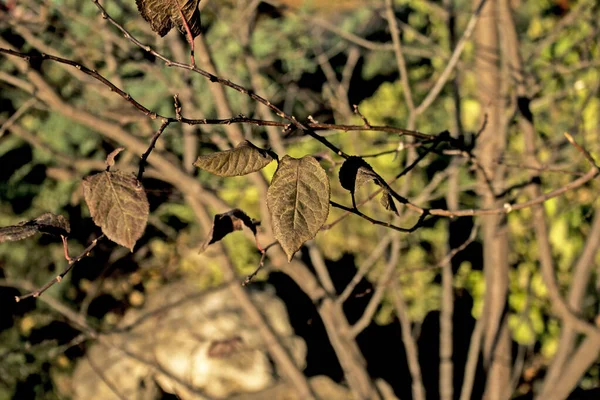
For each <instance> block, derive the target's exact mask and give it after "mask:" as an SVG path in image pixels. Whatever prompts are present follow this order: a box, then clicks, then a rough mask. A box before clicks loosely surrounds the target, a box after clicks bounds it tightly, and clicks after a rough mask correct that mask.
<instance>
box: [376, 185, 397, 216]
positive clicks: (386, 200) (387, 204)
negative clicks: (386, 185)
mask: <svg viewBox="0 0 600 400" xmlns="http://www.w3.org/2000/svg"><path fill="white" fill-rule="evenodd" d="M381 205H382V206H383V207H384V208H385V209H386V210H388V211H391V212H393V213H394V214H396V215H398V216H399V215H400V214H399V213H398V209H397V208H396V203H394V198H393V197H392V195H391V194H390V192H389V191H388V190H384V191H383V194H382V195H381Z"/></svg>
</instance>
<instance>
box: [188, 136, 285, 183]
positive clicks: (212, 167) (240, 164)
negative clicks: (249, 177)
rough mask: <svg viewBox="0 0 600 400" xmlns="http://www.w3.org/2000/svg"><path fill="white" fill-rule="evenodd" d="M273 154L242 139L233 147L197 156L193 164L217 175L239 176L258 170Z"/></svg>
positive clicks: (268, 161)
mask: <svg viewBox="0 0 600 400" xmlns="http://www.w3.org/2000/svg"><path fill="white" fill-rule="evenodd" d="M273 159H274V158H273V154H272V153H271V152H270V151H268V150H264V149H260V148H258V147H256V146H255V145H253V144H252V143H250V142H249V141H247V140H244V141H243V142H241V143H240V144H238V145H237V146H236V147H235V148H233V149H231V150H226V151H218V152H216V153H212V154H207V155H204V156H200V157H198V159H197V160H196V162H195V163H194V165H195V166H196V167H198V168H202V169H203V170H206V171H208V172H210V173H212V174H215V175H218V176H240V175H246V174H249V173H252V172H256V171H260V170H261V169H263V168H264V167H266V166H267V165H268V164H269V163H270V162H271V161H273Z"/></svg>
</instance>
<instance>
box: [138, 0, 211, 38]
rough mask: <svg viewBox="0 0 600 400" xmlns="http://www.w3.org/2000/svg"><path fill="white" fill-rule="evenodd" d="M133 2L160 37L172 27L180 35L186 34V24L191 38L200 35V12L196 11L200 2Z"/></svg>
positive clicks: (183, 0)
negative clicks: (175, 28)
mask: <svg viewBox="0 0 600 400" xmlns="http://www.w3.org/2000/svg"><path fill="white" fill-rule="evenodd" d="M135 2H136V4H137V7H138V10H139V12H140V14H142V17H143V18H144V19H145V20H146V21H148V22H149V23H150V26H151V27H152V30H153V31H154V32H156V33H158V34H159V35H160V36H165V35H166V34H167V33H169V31H170V30H171V28H173V26H176V27H177V29H179V31H180V32H181V33H182V34H186V29H185V25H186V24H187V25H188V27H189V28H190V32H191V33H192V36H193V37H196V36H198V35H200V33H201V25H200V11H198V3H200V0H136V1H135ZM182 16H183V17H184V18H185V21H184V20H183V19H182Z"/></svg>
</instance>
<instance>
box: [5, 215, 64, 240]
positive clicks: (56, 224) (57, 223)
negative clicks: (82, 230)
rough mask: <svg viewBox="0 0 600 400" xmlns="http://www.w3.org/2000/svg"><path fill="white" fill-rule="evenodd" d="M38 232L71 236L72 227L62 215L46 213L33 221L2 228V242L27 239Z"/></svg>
mask: <svg viewBox="0 0 600 400" xmlns="http://www.w3.org/2000/svg"><path fill="white" fill-rule="evenodd" d="M37 232H40V233H46V234H49V235H54V236H65V237H66V236H69V233H70V232H71V227H70V225H69V222H68V221H67V220H66V218H65V217H63V216H62V215H56V214H52V213H44V214H42V215H40V216H39V217H37V218H35V219H32V220H31V221H24V222H21V223H19V224H17V225H12V226H5V227H2V228H0V243H2V242H13V241H16V240H22V239H26V238H28V237H30V236H33V235H35V234H36V233H37Z"/></svg>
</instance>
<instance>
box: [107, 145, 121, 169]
mask: <svg viewBox="0 0 600 400" xmlns="http://www.w3.org/2000/svg"><path fill="white" fill-rule="evenodd" d="M123 150H125V147H117V148H116V149H114V150H113V151H111V152H110V154H109V155H107V156H106V170H107V171H108V170H109V169H110V168H111V167H112V166H113V165H115V157H116V156H117V155H118V154H119V153H120V152H122V151H123Z"/></svg>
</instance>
